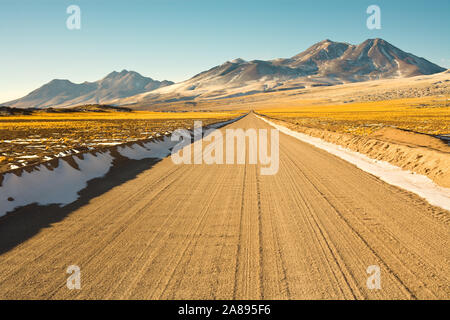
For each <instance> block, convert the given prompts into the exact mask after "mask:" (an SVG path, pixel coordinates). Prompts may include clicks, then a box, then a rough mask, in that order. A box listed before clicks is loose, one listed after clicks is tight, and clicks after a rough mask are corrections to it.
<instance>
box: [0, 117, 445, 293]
mask: <svg viewBox="0 0 450 320" xmlns="http://www.w3.org/2000/svg"><path fill="white" fill-rule="evenodd" d="M228 127H235V128H243V129H246V128H269V126H268V125H267V124H265V123H264V122H263V121H262V120H259V119H257V118H256V117H255V116H254V115H253V114H251V115H249V116H247V117H245V118H243V119H242V120H240V121H238V122H236V123H234V124H232V125H230V126H228ZM222 130H224V129H222ZM150 167H151V168H150ZM449 214H450V213H449V212H447V211H443V210H441V209H439V208H436V207H432V206H430V205H428V204H427V203H426V202H425V201H424V200H422V199H420V198H419V197H417V196H415V195H413V194H411V193H409V192H406V191H404V190H401V189H398V188H396V187H393V186H390V185H388V184H386V183H384V182H382V181H380V180H379V179H377V178H375V177H374V176H371V175H369V174H367V173H365V172H363V171H361V170H359V169H357V168H356V167H354V166H353V165H351V164H349V163H347V162H345V161H343V160H340V159H338V158H336V157H334V156H332V155H330V154H328V153H326V152H324V151H321V150H318V149H316V148H314V147H312V146H310V145H307V144H305V143H302V142H300V141H298V140H296V139H294V138H292V137H289V136H286V135H283V134H280V170H279V172H278V174H276V175H274V176H261V175H260V171H259V166H258V165H250V164H246V165H174V164H173V163H172V161H171V159H170V158H169V159H164V160H162V161H160V162H158V163H156V164H152V163H150V162H149V161H146V162H145V161H144V162H143V161H141V162H136V164H135V165H133V166H128V167H126V168H122V169H120V170H115V171H113V172H111V174H110V175H108V176H107V177H106V178H105V179H102V180H98V181H96V182H93V183H92V184H91V185H90V186H89V188H88V189H87V190H86V191H85V192H82V197H81V198H80V200H78V201H77V202H76V203H74V204H72V205H69V206H67V207H65V208H62V209H61V208H58V207H55V206H50V207H46V208H43V207H37V206H29V207H28V208H24V209H22V210H19V211H18V212H16V213H13V214H11V215H9V216H7V217H5V218H3V219H1V220H0V298H1V299H10V298H13V299H17V298H46V299H59V298H63V299H66V298H78V299H94V298H101V299H109V298H117V299H128V298H137V299H313V298H317V299H379V298H387V299H395V298H399V299H415V298H417V299H428V298H430V299H433V298H444V299H449V298H450V263H449V262H450V252H449V250H448V248H449V245H450V232H449ZM69 265H78V266H79V267H80V268H81V281H82V283H81V285H82V288H81V290H68V289H67V288H66V279H67V277H68V274H66V268H67V267H68V266H69ZM370 265H378V266H379V267H380V268H381V290H369V289H367V286H366V281H367V278H368V274H367V273H366V270H367V268H368V266H370Z"/></svg>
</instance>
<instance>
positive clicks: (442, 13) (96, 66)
mask: <svg viewBox="0 0 450 320" xmlns="http://www.w3.org/2000/svg"><path fill="white" fill-rule="evenodd" d="M73 4H75V5H78V6H79V7H80V8H81V29H80V30H69V29H67V27H66V20H67V18H68V16H69V14H67V13H66V9H67V7H68V6H69V5H73ZM371 4H376V5H378V6H379V7H380V8H381V26H382V28H381V30H369V29H367V27H366V20H367V17H368V14H367V13H366V9H367V7H368V6H369V5H371ZM449 14H450V1H449V0H386V1H385V0H369V1H366V0H343V1H336V0H320V1H319V0H316V1H306V0H304V1H303V0H270V1H269V0H239V1H236V0H127V1H112V0H70V1H66V0H0V43H1V47H0V50H1V59H0V72H1V75H2V76H1V77H0V102H5V101H7V100H11V99H14V98H18V97H21V96H23V95H25V94H27V93H29V92H30V91H31V90H33V89H35V88H37V87H39V86H41V85H43V84H44V83H46V82H48V81H50V80H52V79H54V78H58V79H69V80H71V81H73V82H76V83H79V82H83V81H95V80H98V79H100V78H102V77H104V76H105V75H106V74H108V73H109V72H111V71H113V70H116V71H120V70H122V69H127V70H134V71H137V72H139V73H141V74H142V75H144V76H148V77H152V78H154V79H158V80H163V79H167V80H172V81H182V80H185V79H187V78H190V77H191V76H193V75H195V74H197V73H199V72H201V71H204V70H206V69H209V68H211V67H213V66H215V65H218V64H221V63H223V62H225V61H227V60H232V59H234V58H238V57H240V58H243V59H246V60H252V59H264V60H266V59H273V58H280V57H290V56H293V55H295V54H297V53H299V52H301V51H303V50H305V49H307V48H308V47H309V46H311V45H312V44H314V43H316V42H318V41H321V40H324V39H330V40H333V41H345V42H349V43H354V44H356V43H361V42H362V41H364V40H366V39H368V38H377V37H379V38H383V39H385V40H387V41H389V42H390V43H392V44H393V45H395V46H397V47H399V48H400V49H402V50H405V51H407V52H411V53H413V54H416V55H418V56H421V57H424V58H426V59H428V60H430V61H432V62H434V63H437V64H439V65H441V66H443V67H446V68H449V67H450V16H449Z"/></svg>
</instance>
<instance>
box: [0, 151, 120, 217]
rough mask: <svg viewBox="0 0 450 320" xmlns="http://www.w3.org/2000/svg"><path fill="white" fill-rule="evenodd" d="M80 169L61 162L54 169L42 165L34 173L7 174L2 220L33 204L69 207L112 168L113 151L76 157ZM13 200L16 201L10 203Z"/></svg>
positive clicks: (0, 191)
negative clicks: (89, 184) (81, 192)
mask: <svg viewBox="0 0 450 320" xmlns="http://www.w3.org/2000/svg"><path fill="white" fill-rule="evenodd" d="M74 160H75V162H76V163H77V165H78V166H79V168H80V170H77V169H75V168H73V167H71V166H70V165H69V164H68V163H67V162H66V161H65V160H63V159H59V160H58V166H57V167H56V168H54V169H53V170H49V169H47V167H45V166H44V165H40V166H39V167H37V168H36V169H35V170H34V171H32V172H30V173H29V172H26V171H24V172H23V173H22V176H20V177H19V176H16V175H15V174H13V173H7V174H5V175H4V179H3V183H2V186H1V187H0V217H1V216H3V215H5V214H6V213H8V212H10V211H13V210H14V209H16V208H18V207H21V206H26V205H29V204H32V203H37V204H39V205H49V204H59V205H61V206H63V205H67V204H69V203H71V202H73V201H75V200H77V199H78V192H79V191H80V190H82V189H84V188H85V187H86V186H87V182H88V181H89V180H91V179H94V178H98V177H102V176H104V175H105V174H106V173H107V172H108V171H109V169H110V168H111V166H112V161H113V157H112V156H111V155H110V152H109V151H108V152H105V153H97V154H96V155H93V154H89V153H87V154H84V159H83V160H81V159H78V158H77V157H74ZM8 198H12V199H13V201H9V200H8Z"/></svg>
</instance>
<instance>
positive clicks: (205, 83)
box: [4, 39, 446, 107]
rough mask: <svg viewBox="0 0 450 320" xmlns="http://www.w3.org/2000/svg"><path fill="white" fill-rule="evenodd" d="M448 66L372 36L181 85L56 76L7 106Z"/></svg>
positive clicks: (135, 100)
mask: <svg viewBox="0 0 450 320" xmlns="http://www.w3.org/2000/svg"><path fill="white" fill-rule="evenodd" d="M445 70H446V69H444V68H441V67H440V66H438V65H436V64H434V63H431V62H429V61H428V60H426V59H424V58H420V57H417V56H415V55H413V54H410V53H406V52H404V51H402V50H400V49H399V48H396V47H395V46H393V45H391V44H390V43H388V42H387V41H385V40H383V39H369V40H366V41H364V42H363V43H361V44H359V45H351V44H348V43H344V42H333V41H330V40H324V41H321V42H319V43H317V44H315V45H313V46H311V47H310V48H308V49H307V50H306V51H304V52H302V53H300V54H298V55H295V56H293V57H292V58H288V59H275V60H269V61H263V60H253V61H245V60H243V59H235V60H232V61H227V62H225V63H224V64H222V65H219V66H216V67H214V68H211V69H210V70H207V71H204V72H202V73H199V74H197V75H196V76H194V77H192V78H191V79H189V80H186V81H183V82H180V83H177V84H173V83H172V82H170V81H163V82H159V81H154V80H152V79H150V78H145V77H142V76H141V75H139V74H138V73H136V72H132V71H130V72H128V71H126V70H124V71H122V72H121V73H117V72H113V73H111V74H109V75H108V76H107V77H106V78H104V79H102V80H99V81H97V82H93V83H89V82H85V83H82V84H74V83H72V82H70V81H68V80H53V81H51V82H50V83H48V84H46V85H44V86H43V87H41V88H39V89H37V90H35V91H33V92H31V93H30V94H29V95H27V96H25V97H23V98H21V99H18V100H14V101H11V102H7V103H4V104H5V105H8V106H12V107H46V106H67V105H76V104H84V103H110V104H111V103H112V104H115V105H133V104H138V105H142V104H152V103H160V102H173V101H179V100H196V99H222V98H229V97H236V96H243V95H250V94H254V93H259V92H268V91H275V90H289V89H291V88H303V87H311V86H323V85H334V84H341V83H347V82H359V81H368V80H375V79H388V78H403V77H412V76H417V75H428V74H434V73H438V72H443V71H445Z"/></svg>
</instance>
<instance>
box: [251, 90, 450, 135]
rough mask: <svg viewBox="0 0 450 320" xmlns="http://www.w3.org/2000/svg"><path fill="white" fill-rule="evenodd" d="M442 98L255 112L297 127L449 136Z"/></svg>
mask: <svg viewBox="0 0 450 320" xmlns="http://www.w3.org/2000/svg"><path fill="white" fill-rule="evenodd" d="M446 103H447V101H446V99H445V98H441V97H422V98H409V99H397V100H388V101H376V102H360V103H348V104H336V105H324V106H311V105H304V106H301V107H298V106H295V107H293V106H292V105H289V104H287V105H280V106H277V108H272V109H263V110H258V112H259V113H262V114H265V115H268V116H270V117H274V118H279V119H282V120H287V121H290V122H293V123H296V124H298V125H303V126H309V127H318V128H321V129H327V130H331V131H336V132H346V133H353V134H357V135H368V134H370V133H372V132H373V131H375V130H377V129H378V128H380V127H382V126H394V127H397V128H401V129H407V130H412V131H415V132H421V133H427V134H433V135H439V134H448V133H450V104H448V105H446Z"/></svg>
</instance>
